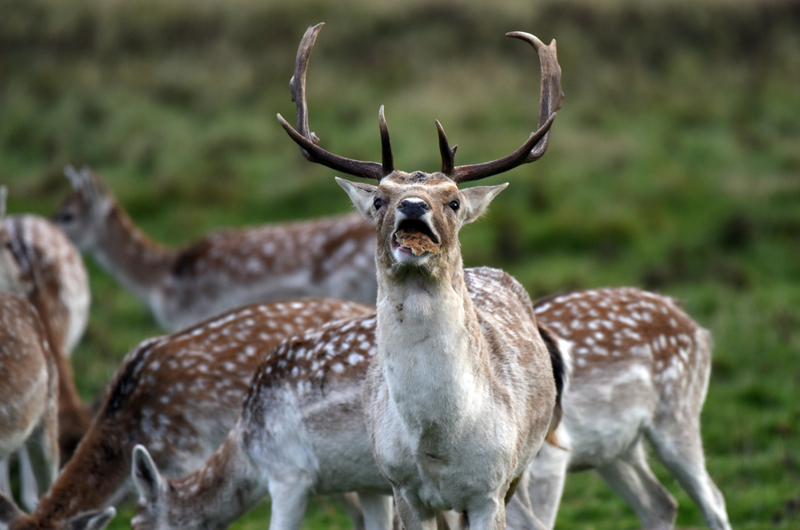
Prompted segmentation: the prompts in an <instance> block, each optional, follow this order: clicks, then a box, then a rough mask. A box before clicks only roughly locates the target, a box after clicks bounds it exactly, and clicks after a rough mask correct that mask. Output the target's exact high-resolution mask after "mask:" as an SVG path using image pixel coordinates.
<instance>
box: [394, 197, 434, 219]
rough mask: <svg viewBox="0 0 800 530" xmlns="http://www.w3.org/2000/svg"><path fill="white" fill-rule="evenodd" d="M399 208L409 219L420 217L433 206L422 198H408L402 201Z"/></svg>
mask: <svg viewBox="0 0 800 530" xmlns="http://www.w3.org/2000/svg"><path fill="white" fill-rule="evenodd" d="M397 209H398V210H400V211H401V212H402V213H403V214H404V215H405V216H406V217H407V218H408V219H419V218H420V217H422V216H423V215H425V214H426V213H427V212H428V210H430V209H431V207H430V206H429V205H428V203H427V202H425V201H424V200H422V199H415V198H408V199H403V200H402V201H400V205H399V206H398V208H397Z"/></svg>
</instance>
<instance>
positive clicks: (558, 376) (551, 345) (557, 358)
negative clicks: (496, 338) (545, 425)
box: [538, 323, 567, 450]
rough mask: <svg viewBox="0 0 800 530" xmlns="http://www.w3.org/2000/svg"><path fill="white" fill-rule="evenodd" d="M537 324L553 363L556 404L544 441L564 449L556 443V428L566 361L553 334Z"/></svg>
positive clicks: (559, 413)
mask: <svg viewBox="0 0 800 530" xmlns="http://www.w3.org/2000/svg"><path fill="white" fill-rule="evenodd" d="M538 326H539V334H540V335H541V336H542V339H543V340H544V343H545V345H546V346H547V352H548V353H549V354H550V362H551V363H552V364H553V378H554V379H555V383H556V405H555V407H554V408H553V418H552V419H551V420H550V428H549V429H548V430H547V436H546V437H545V441H547V442H548V443H549V444H550V445H554V446H556V447H558V448H560V449H565V448H564V447H562V446H561V445H560V444H559V443H558V440H557V439H556V429H557V428H558V424H559V423H560V422H561V414H562V409H561V396H562V395H563V394H564V387H565V386H566V382H567V363H566V359H565V357H564V354H562V352H561V349H560V348H559V345H558V343H557V342H556V336H555V334H554V333H553V332H552V331H551V330H550V329H548V328H547V327H546V326H544V325H542V324H541V323H539V324H538ZM565 450H566V449H565Z"/></svg>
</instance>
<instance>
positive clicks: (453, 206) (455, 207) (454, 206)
mask: <svg viewBox="0 0 800 530" xmlns="http://www.w3.org/2000/svg"><path fill="white" fill-rule="evenodd" d="M448 206H449V207H450V209H451V210H453V211H454V212H457V211H458V209H459V208H461V204H459V202H458V201H450V203H449V204H448Z"/></svg>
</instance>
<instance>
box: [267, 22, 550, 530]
mask: <svg viewBox="0 0 800 530" xmlns="http://www.w3.org/2000/svg"><path fill="white" fill-rule="evenodd" d="M321 27H322V25H321V24H320V25H317V26H315V27H311V28H309V29H308V31H307V32H306V35H305V36H304V38H303V41H302V42H301V44H300V49H299V50H298V54H297V60H296V64H295V74H294V77H293V78H292V80H291V82H290V87H291V89H292V95H293V99H294V101H295V103H296V104H297V125H298V129H299V130H300V132H298V131H296V130H295V129H294V128H293V127H292V126H291V125H289V124H288V123H287V122H286V121H285V120H284V119H283V118H282V117H281V116H280V115H278V119H279V120H280V123H281V124H282V126H283V127H284V129H285V130H286V131H287V132H288V134H289V135H290V137H291V138H292V139H293V140H294V141H295V142H296V143H297V144H298V145H299V146H300V148H301V151H302V153H303V155H304V156H305V157H306V158H307V159H309V160H310V161H312V162H316V163H320V164H323V165H325V166H327V167H330V168H332V169H335V170H339V171H342V172H344V173H348V174H350V175H355V176H358V177H362V178H371V179H375V180H377V181H378V185H377V186H372V185H367V184H362V183H353V182H349V181H345V180H342V179H338V178H337V183H338V184H339V185H340V186H341V187H342V188H343V189H344V190H345V191H346V192H347V194H348V195H349V196H350V199H351V200H352V201H353V204H354V205H355V207H356V209H357V210H358V211H359V212H360V213H361V214H362V215H363V216H364V218H366V219H367V220H370V221H375V223H376V225H377V239H378V241H377V250H376V254H375V261H376V268H377V271H378V304H377V318H378V322H377V337H378V340H377V346H378V353H377V355H376V357H375V359H374V361H373V362H372V364H371V366H370V372H369V375H368V377H367V381H366V385H365V389H364V401H365V405H364V408H365V415H366V422H367V430H368V432H369V434H370V438H371V440H372V448H373V452H374V455H375V458H376V461H377V464H378V467H379V468H380V470H381V472H382V473H383V474H384V475H385V476H386V478H387V479H388V480H389V482H390V483H391V485H392V489H393V492H394V499H395V504H396V506H397V511H398V514H399V516H400V520H401V522H402V524H403V527H405V528H406V529H407V530H418V529H433V528H435V526H436V519H437V516H438V515H439V514H440V513H442V512H443V511H446V510H455V511H457V512H461V513H463V514H465V516H466V517H467V518H468V522H469V525H470V527H474V528H476V529H489V528H491V529H495V530H498V529H500V528H503V527H505V500H506V499H507V498H509V497H510V495H511V494H512V493H513V491H514V488H515V487H516V484H517V483H518V481H519V479H520V477H521V475H522V473H523V472H524V471H525V468H526V467H527V465H528V463H529V462H530V461H531V460H532V459H533V457H534V456H535V455H536V453H537V452H538V451H539V449H540V448H541V445H542V443H543V442H544V438H545V436H546V434H547V432H548V428H549V426H550V423H551V417H552V415H553V411H554V407H555V403H556V388H555V384H554V377H553V368H552V365H551V361H550V358H549V356H548V350H547V347H546V345H545V342H544V341H543V340H542V338H541V336H540V334H539V331H538V329H537V326H536V318H535V316H534V312H533V305H532V303H531V301H530V299H529V297H528V294H527V293H526V292H525V290H524V289H523V288H522V286H521V285H520V284H519V283H517V282H516V281H515V280H514V279H513V278H511V277H510V276H508V275H507V274H505V273H503V272H501V271H488V272H483V273H481V274H476V275H475V276H474V277H473V279H472V281H473V282H475V283H477V284H479V285H480V286H481V291H482V293H483V294H482V295H481V296H475V295H473V293H472V292H471V290H470V289H469V288H468V285H467V282H466V280H465V277H464V271H463V267H462V261H461V251H460V245H459V242H458V232H459V230H460V229H461V228H462V227H463V226H464V225H466V224H468V223H470V222H472V221H474V220H475V219H477V218H478V217H479V216H480V215H481V214H482V213H483V211H484V210H485V209H486V207H487V206H488V205H489V203H490V202H491V200H492V199H493V198H494V197H495V196H496V195H497V194H498V193H499V192H500V191H502V190H503V189H504V188H505V187H506V186H507V184H504V185H500V186H489V187H472V188H467V189H461V190H460V189H459V188H458V184H460V183H463V182H469V181H474V180H479V179H483V178H486V177H490V176H492V175H497V174H500V173H503V172H506V171H508V170H511V169H513V168H515V167H517V166H519V165H522V164H525V163H528V162H533V161H535V160H538V159H539V158H540V157H541V156H542V155H543V154H544V151H545V149H546V147H547V141H548V132H549V130H550V126H551V125H552V123H553V120H554V118H555V111H556V110H558V108H559V107H560V104H561V99H562V97H563V94H562V92H561V87H560V67H559V65H558V61H557V59H556V45H555V41H553V42H552V43H551V44H550V46H545V45H544V44H543V43H542V42H541V41H539V39H537V38H536V37H534V36H533V35H530V34H527V33H522V32H513V33H509V34H508V36H511V37H516V38H520V39H523V40H525V41H527V42H529V43H530V44H531V45H532V46H533V47H534V48H535V49H536V50H537V52H538V54H539V58H540V63H541V66H542V88H541V98H540V112H539V117H540V119H539V129H538V130H537V131H536V132H535V133H533V134H532V135H531V136H530V138H529V139H528V141H527V142H525V143H524V144H523V146H522V147H521V148H520V149H518V150H517V151H516V152H514V153H513V154H511V155H509V156H507V157H504V158H501V159H499V160H495V161H491V162H486V163H483V164H475V165H468V166H455V164H454V158H455V148H452V149H451V148H450V146H449V143H448V141H447V138H446V137H445V134H444V130H443V129H442V127H441V125H439V123H438V122H437V129H438V132H439V147H440V150H441V154H442V168H441V171H439V172H435V173H423V172H419V171H417V172H413V173H406V172H403V171H399V170H396V169H395V167H394V161H393V156H392V152H391V144H390V140H389V134H388V129H387V127H386V121H385V119H384V114H383V108H381V110H380V113H379V124H380V131H381V144H382V153H383V157H382V162H381V163H376V162H361V161H356V160H352V159H347V158H343V157H340V156H338V155H334V154H332V153H330V152H328V151H326V150H324V149H322V148H321V147H320V146H319V145H318V144H317V141H318V138H317V137H316V136H315V135H313V134H311V133H310V131H309V128H308V111H307V103H306V96H305V94H306V91H305V77H306V71H307V68H308V60H309V58H310V54H311V51H312V49H313V46H314V42H315V40H316V37H317V34H318V33H319V31H320V29H321Z"/></svg>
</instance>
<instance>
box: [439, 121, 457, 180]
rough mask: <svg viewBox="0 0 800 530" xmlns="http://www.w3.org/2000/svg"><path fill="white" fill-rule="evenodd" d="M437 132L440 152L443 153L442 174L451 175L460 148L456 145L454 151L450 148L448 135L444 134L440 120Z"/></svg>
mask: <svg viewBox="0 0 800 530" xmlns="http://www.w3.org/2000/svg"><path fill="white" fill-rule="evenodd" d="M436 132H437V133H439V151H440V152H441V153H442V173H444V174H445V175H449V174H450V173H452V172H453V168H454V167H455V165H456V149H458V146H457V145H454V146H453V148H452V149H451V148H450V144H449V143H448V142H447V135H446V134H444V128H442V124H441V123H439V120H436Z"/></svg>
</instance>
